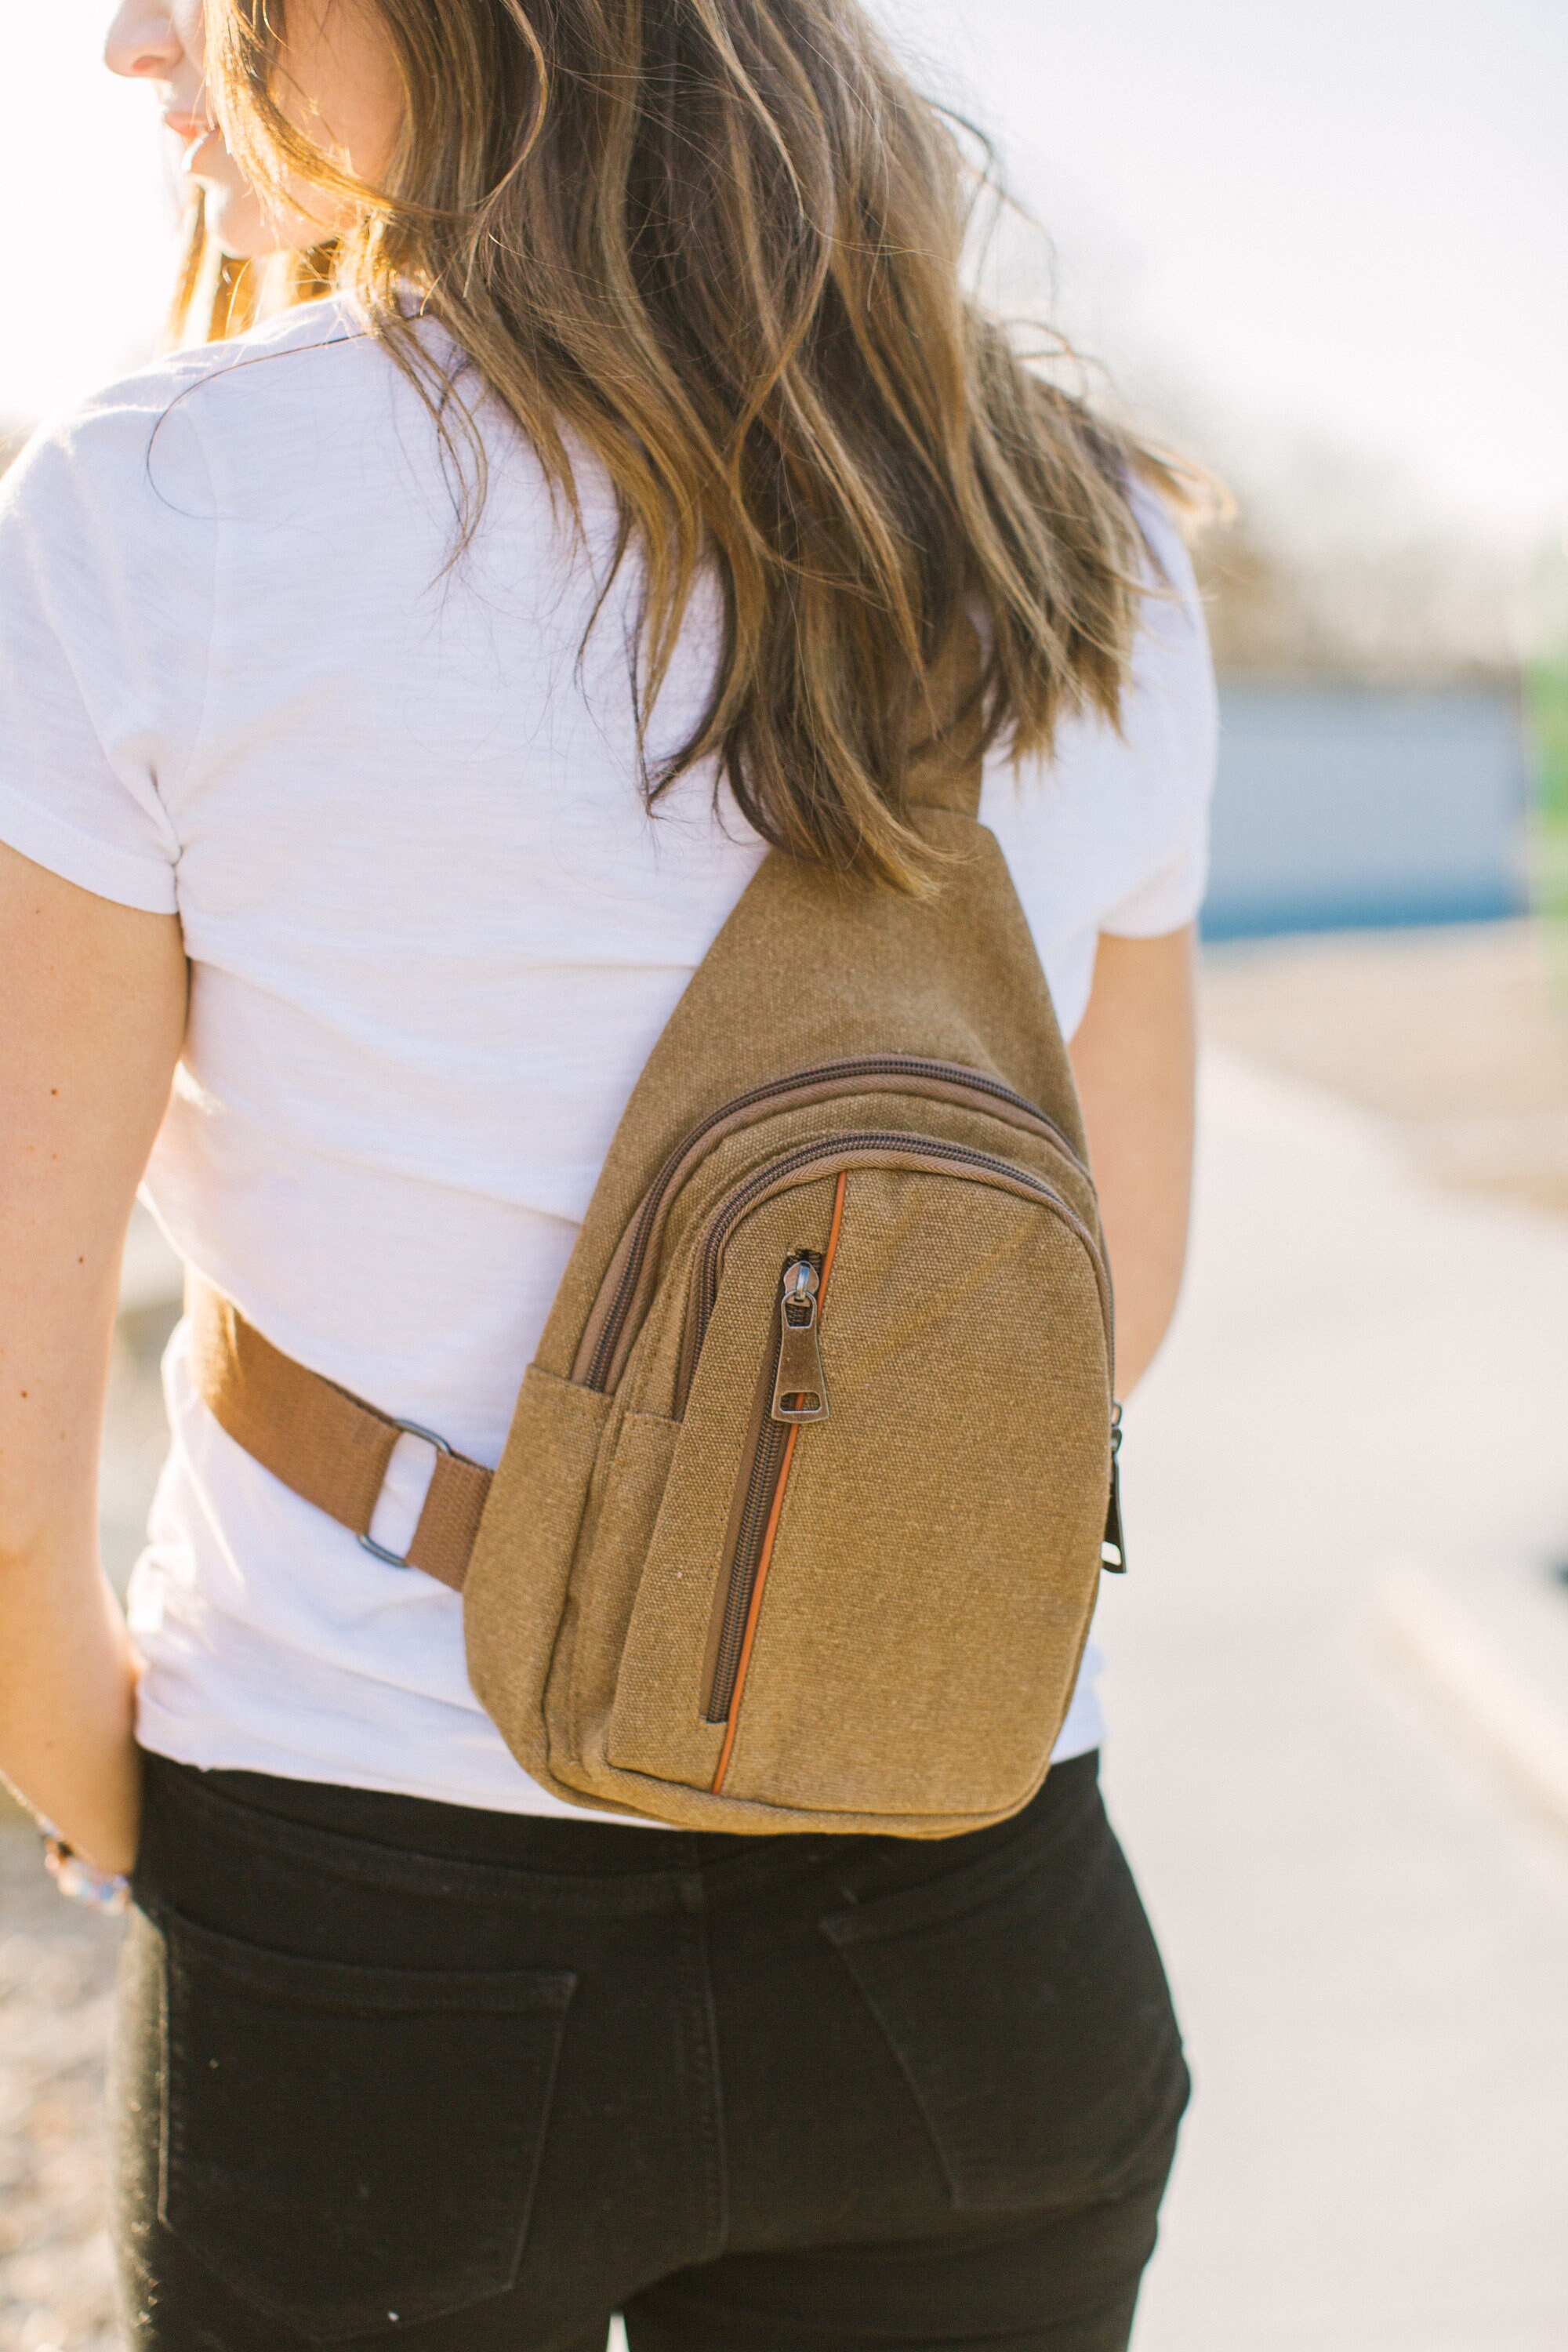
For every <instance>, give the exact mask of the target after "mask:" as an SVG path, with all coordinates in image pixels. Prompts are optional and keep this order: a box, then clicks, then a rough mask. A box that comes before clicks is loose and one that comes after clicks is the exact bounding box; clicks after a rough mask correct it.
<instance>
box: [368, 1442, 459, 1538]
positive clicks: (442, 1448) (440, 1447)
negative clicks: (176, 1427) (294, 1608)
mask: <svg viewBox="0 0 1568 2352" xmlns="http://www.w3.org/2000/svg"><path fill="white" fill-rule="evenodd" d="M392 1425H393V1427H394V1429H396V1430H400V1431H401V1432H402V1433H403V1435H404V1436H405V1437H422V1438H423V1439H424V1441H425V1443H426V1445H433V1446H434V1447H435V1448H436V1451H437V1454H450V1453H451V1451H452V1449H451V1447H450V1446H449V1445H448V1444H447V1441H446V1439H445V1438H444V1437H437V1434H436V1433H435V1431H434V1430H433V1429H423V1428H421V1426H420V1424H419V1423H418V1422H416V1421H395V1422H394V1423H393V1424H392ZM387 1462H388V1467H389V1468H390V1466H391V1456H390V1455H389V1456H388V1457H387ZM382 1483H383V1486H384V1485H385V1480H384V1479H383V1482H382ZM378 1499H379V1497H378ZM417 1532H418V1530H417V1528H416V1533H417ZM359 1541H360V1543H361V1545H362V1546H363V1549H365V1550H366V1551H368V1552H369V1553H370V1555H371V1557H372V1559H379V1560H383V1561H384V1562H385V1564H386V1566H387V1567H388V1568H412V1567H413V1565H414V1563H413V1561H412V1560H411V1559H408V1558H407V1557H406V1555H405V1554H403V1553H399V1552H395V1551H388V1550H387V1549H386V1546H385V1545H384V1544H378V1543H377V1542H376V1540H375V1538H374V1536H368V1535H367V1536H361V1537H360V1538H359Z"/></svg>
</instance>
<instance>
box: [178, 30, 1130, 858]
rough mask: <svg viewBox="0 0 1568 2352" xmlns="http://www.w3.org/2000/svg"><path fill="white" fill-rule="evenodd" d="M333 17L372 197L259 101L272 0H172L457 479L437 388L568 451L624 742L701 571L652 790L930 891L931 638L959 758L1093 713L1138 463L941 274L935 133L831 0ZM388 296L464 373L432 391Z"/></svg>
mask: <svg viewBox="0 0 1568 2352" xmlns="http://www.w3.org/2000/svg"><path fill="white" fill-rule="evenodd" d="M354 5H358V6H362V7H364V8H368V9H370V10H372V11H373V12H374V16H376V17H378V18H379V19H380V21H381V24H382V26H384V32H385V36H386V37H387V40H388V42H389V44H390V46H391V49H392V52H393V54H394V56H395V59H396V62H397V68H398V70H399V72H400V74H401V78H402V82H403V89H404V93H405V105H404V113H403V124H402V131H401V136H400V139H399V142H398V145H397V150H396V152H395V157H394V160H393V163H392V165H391V167H390V169H389V171H388V173H387V175H386V184H385V186H384V187H381V188H376V189H372V188H368V187H365V186H363V185H362V184H359V183H357V182H354V181H353V180H350V179H348V178H346V177H345V175H344V173H343V170H342V165H341V163H335V162H334V161H333V160H332V159H331V157H330V156H328V155H327V154H325V153H324V152H322V151H321V150H320V149H319V148H317V147H315V146H313V145H312V144H311V142H310V140H309V139H308V138H306V137H305V136H304V135H303V134H302V133H301V132H300V130H299V129H297V128H296V127H295V125H294V124H293V123H292V122H291V121H289V117H288V115H287V113H286V112H285V110H284V107H285V103H286V100H285V97H284V94H283V93H282V92H281V90H280V88H279V68H280V55H279V52H280V47H281V44H282V42H283V40H284V38H285V36H286V19H287V6H288V0H207V18H208V50H209V74H210V78H211V81H212V85H213V88H214V91H215V94H216V103H217V106H218V110H219V112H220V115H221V117H222V119H223V121H224V122H225V125H226V131H227V133H228V136H229V138H230V143H231V144H232V145H233V146H234V147H235V148H236V150H237V152H238V153H239V154H240V156H241V159H242V161H243V162H244V163H246V165H247V168H249V169H250V170H251V171H252V172H253V173H255V175H256V176H257V177H258V181H260V182H261V183H262V184H266V185H269V186H270V187H272V188H273V189H275V190H279V191H280V190H281V187H282V185H283V182H284V179H285V176H286V175H292V176H293V178H294V180H295V184H296V190H297V188H298V184H299V182H300V180H303V181H305V182H307V183H309V184H313V185H314V186H316V187H318V188H320V189H322V190H324V191H326V192H327V193H328V194H329V195H330V196H331V200H332V202H333V203H334V204H335V205H338V206H340V207H341V206H343V205H346V206H347V208H348V209H347V215H345V216H346V217H348V218H349V222H350V225H349V226H346V227H345V228H344V229H343V231H342V235H341V236H339V238H338V240H337V242H336V248H335V253H334V255H333V256H332V257H331V267H332V269H333V272H334V275H335V278H336V282H337V283H338V284H339V285H340V286H341V287H342V288H343V289H345V290H346V291H347V292H348V293H349V294H350V295H351V296H352V297H353V299H354V301H355V303H356V305H357V308H358V310H359V311H360V313H361V315H362V316H363V319H364V320H365V322H366V324H367V325H368V328H369V330H370V331H371V332H372V333H374V335H375V336H376V337H377V338H378V339H379V340H380V341H382V342H383V343H384V345H385V346H386V348H387V350H388V351H389V352H390V353H391V355H392V356H393V357H394V359H395V360H396V362H398V364H399V365H400V366H401V367H402V368H403V369H404V370H405V373H408V374H409V375H410V376H411V377H412V378H413V379H414V380H415V382H416V383H418V384H419V385H420V386H421V388H422V390H423V391H424V393H425V395H426V398H427V400H428V401H429V402H430V404H431V405H432V408H433V410H434V411H435V413H436V415H437V419H438V421H439V423H440V425H441V429H442V431H443V434H444V435H445V436H447V444H448V447H449V448H450V449H453V450H456V449H458V447H459V446H460V447H461V450H462V454H463V457H464V460H465V463H466V465H467V466H468V480H469V484H470V488H472V489H473V490H474V491H476V492H477V493H478V494H479V496H481V497H482V492H483V479H484V449H483V445H482V443H481V441H480V440H479V435H478V431H477V427H476V425H475V422H474V406H475V403H474V398H473V392H472V391H471V390H470V389H468V385H467V384H466V383H465V381H464V378H465V376H467V375H468V371H470V370H471V371H472V372H473V374H472V376H471V377H469V378H468V383H470V384H472V385H473V388H474V389H475V390H477V387H478V385H479V384H482V385H483V387H484V388H485V390H486V391H487V392H488V393H489V394H491V395H493V397H494V398H495V399H496V400H498V401H499V402H500V404H501V405H502V407H503V408H504V409H505V410H506V411H507V412H509V413H510V415H511V417H512V418H514V419H515V421H516V423H517V425H519V426H520V427H521V430H522V432H523V433H524V434H525V435H526V436H527V438H528V440H529V441H530V442H531V445H532V446H533V448H534V449H535V451H536V452H537V453H538V456H539V458H540V460H541V462H542V466H543V467H544V469H545V472H546V475H547V477H548V478H549V479H550V481H551V483H552V487H553V488H555V490H556V491H557V492H558V493H560V494H561V495H563V498H564V499H565V500H566V502H567V503H568V505H570V506H572V507H573V509H574V510H575V498H574V481H573V469H572V465H571V461H570V457H569V454H568V453H569V449H570V447H571V446H572V445H573V443H574V442H576V443H578V444H580V445H582V446H585V447H586V448H587V449H588V450H589V451H591V452H592V453H593V455H594V456H595V457H597V458H598V459H599V460H600V462H601V463H602V464H603V466H604V467H605V469H606V471H607V473H608V476H609V478H610V480H611V482H612V484H613V486H614V488H615V493H616V500H617V505H618V511H619V516H620V553H621V554H622V555H623V556H624V555H625V554H626V552H627V551H631V550H634V549H635V550H636V551H637V553H638V555H639V556H640V559H641V563H642V576H643V583H644V585H643V589H642V602H641V633H640V638H639V650H638V656H637V671H638V688H639V709H640V710H641V712H642V714H643V723H644V726H645V728H646V725H647V713H648V712H649V711H650V710H651V709H652V707H653V705H654V703H655V701H656V700H657V698H658V691H659V688H660V686H661V684H662V682H663V680H664V678H665V676H666V674H667V671H668V666H669V663H670V659H671V656H672V654H673V651H674V648H675V646H676V642H677V638H678V635H679V629H680V625H681V620H682V616H683V614H684V613H685V610H686V607H687V604H688V600H689V596H690V595H691V593H692V591H693V589H694V587H695V586H696V585H697V583H698V582H699V580H700V578H701V577H703V576H704V575H705V574H708V573H711V575H712V576H714V577H715V578H716V579H717V581H718V583H719V585H720V589H721V598H722V610H723V633H722V643H721V653H720V657H719V661H718V666H717V670H716V674H715V678H714V683H713V688H712V692H711V696H710V699H709V702H708V704H707V707H706V709H705V710H704V711H703V713H702V715H701V717H700V720H699V721H698V723H697V724H696V726H695V727H694V728H693V730H692V731H691V733H690V735H689V738H688V740H686V741H685V743H684V744H683V745H682V746H681V747H680V748H679V750H678V751H676V752H675V753H674V755H673V756H672V757H668V758H665V759H663V760H662V761H658V762H657V763H655V764H653V765H652V766H649V765H648V764H647V762H646V761H645V788H646V790H647V795H648V798H649V800H650V803H656V802H657V801H658V797H659V795H660V793H662V792H663V791H665V790H666V789H667V788H668V785H669V784H670V783H671V782H673V781H674V780H675V779H676V778H677V777H678V776H679V775H681V774H683V773H685V772H687V771H688V770H689V769H690V768H692V767H693V766H694V765H696V764H697V763H698V762H700V761H708V760H714V761H716V762H717V765H718V770H719V772H720V773H721V775H722V776H723V777H724V778H725V779H727V781H728V782H729V784H730V786H731V790H732V792H733V793H734V796H735V799H736V801H737V803H739V805H740V807H741V809H742V811H743V812H744V814H745V815H746V816H747V818H748V819H749V820H750V822H751V823H752V824H753V825H754V826H755V828H756V829H757V831H758V832H759V833H760V834H762V835H763V837H764V838H765V839H766V840H768V841H770V842H772V843H774V844H775V845H780V846H782V847H783V848H784V849H786V850H788V851H790V852H792V853H794V854H795V855H797V856H805V857H810V858H814V859H817V860H821V861H823V862H825V863H826V864H828V865H830V866H834V867H836V868H837V869H839V870H841V871H845V872H852V873H858V874H861V875H865V876H867V877H871V878H873V879H875V880H877V881H879V882H882V883H884V884H889V885H891V886H893V887H898V888H903V889H917V890H918V889H922V888H924V887H929V884H930V882H931V878H932V870H933V857H932V853H931V851H930V850H929V849H928V848H927V846H926V845H925V843H924V842H923V841H922V840H921V835H920V834H919V833H918V832H917V831H916V830H915V828H914V827H913V826H912V824H910V817H909V809H908V804H907V798H906V793H907V783H908V776H909V769H910V749H911V745H912V744H914V743H916V742H918V741H919V740H921V737H922V735H929V733H930V732H931V727H932V725H933V724H934V723H935V722H936V720H937V719H938V718H939V716H940V714H939V712H938V710H937V706H936V699H935V680H936V678H937V677H938V674H939V671H940V670H941V669H942V664H943V661H944V656H946V655H948V654H949V653H950V652H951V649H952V643H953V640H954V637H955V635H956V634H957V633H958V632H959V631H960V630H961V628H962V627H963V625H964V623H965V621H966V620H973V621H974V622H976V623H977V624H978V625H979V633H980V637H981V641H982V643H983V646H984V667H983V675H982V677H981V682H980V685H979V688H978V689H977V699H976V701H975V703H974V705H973V712H972V718H976V719H978V721H979V724H980V726H981V727H982V729H983V731H984V737H985V740H987V742H990V741H993V740H996V739H998V738H1004V739H1006V740H1009V741H1010V742H1011V745H1012V746H1013V748H1014V749H1015V751H1016V752H1017V753H1018V754H1020V755H1026V754H1029V753H1031V752H1037V751H1042V750H1044V749H1047V748H1048V746H1049V744H1050V742H1051V740H1052V737H1053V733H1054V730H1055V729H1056V726H1057V724H1058V720H1059V719H1060V717H1061V716H1062V714H1063V712H1064V711H1065V710H1068V709H1092V710H1098V711H1100V712H1102V713H1105V714H1106V715H1108V716H1109V717H1110V718H1112V719H1114V717H1115V716H1116V714H1117V710H1118V707H1119V698H1120V694H1121V687H1122V684H1123V681H1124V679H1125V677H1126V674H1127V667H1128V660H1129V656H1130V650H1131V641H1132V637H1133V633H1134V628H1135V625H1136V619H1137V612H1138V605H1139V601H1140V594H1141V584H1140V583H1141V575H1142V572H1143V567H1144V563H1145V557H1144V551H1143V548H1142V541H1141V538H1140V534H1139V530H1138V527H1137V523H1136V520H1135V518H1134V515H1133V512H1132V509H1131V505H1130V502H1129V480H1130V476H1131V473H1133V472H1135V471H1142V472H1145V473H1149V472H1153V473H1155V474H1158V473H1159V471H1160V468H1159V467H1158V465H1157V463H1156V461H1154V460H1152V458H1150V457H1148V456H1147V453H1145V452H1143V451H1142V450H1141V449H1139V448H1137V447H1136V446H1133V445H1131V443H1130V442H1129V441H1128V440H1127V438H1126V437H1125V436H1121V435H1120V434H1118V433H1117V432H1116V431H1114V430H1113V429H1112V428H1111V427H1110V426H1109V425H1107V424H1106V423H1104V422H1103V421H1101V420H1100V419H1099V418H1097V417H1096V416H1095V415H1093V414H1091V413H1090V411H1089V408H1088V407H1087V406H1086V405H1085V404H1083V403H1082V402H1081V401H1080V400H1079V399H1077V398H1075V397H1073V396H1070V395H1069V394H1068V393H1067V392H1066V391H1064V390H1063V389H1061V388H1060V386H1059V385H1058V384H1057V383H1054V382H1052V381H1051V380H1049V379H1048V378H1047V376H1046V375H1044V374H1042V373H1038V372H1037V371H1036V370H1034V369H1032V368H1031V367H1030V366H1028V365H1026V363H1025V362H1023V361H1022V360H1021V359H1020V358H1019V356H1018V355H1017V354H1016V351H1015V349H1014V347H1013V344H1012V342H1011V341H1010V339H1009V336H1008V334H1007V332H1006V331H1005V328H1004V326H1003V325H1002V324H1001V323H1000V322H999V321H998V320H996V319H995V318H994V317H992V316H991V315H989V314H988V313H987V311H986V310H984V308H983V307H982V305H981V304H980V303H979V302H978V301H977V300H976V299H974V298H973V296H972V295H971V294H970V293H969V292H968V291H967V290H966V288H965V280H964V275H963V258H964V247H965V238H966V235H967V232H968V227H969V222H970V217H971V211H972V205H973V199H974V195H975V193H976V174H975V172H974V169H973V165H972V163H970V162H969V161H968V159H967V157H966V154H965V151H964V148H963V143H962V142H961V140H960V138H959V136H958V135H957V133H956V131H955V130H954V128H953V127H952V123H951V122H950V121H949V120H948V118H947V117H946V116H945V115H943V114H942V112H941V111H939V110H937V109H936V108H935V107H933V106H932V105H931V104H930V103H928V102H927V101H926V100H923V99H922V98H921V97H920V96H919V94H918V93H917V92H916V90H915V89H913V88H912V86H911V85H910V82H909V80H908V79H906V77H905V75H904V74H903V73H902V71H901V70H900V68H899V67H898V65H897V64H896V63H895V61H894V60H893V58H891V57H890V55H889V52H888V50H887V49H886V47H884V45H883V43H882V41H881V40H880V38H879V36H878V34H877V33H876V31H875V29H874V27H873V26H872V24H871V22H870V19H869V17H868V15H867V14H866V11H865V9H864V8H863V7H862V5H860V0H354ZM295 200H296V202H298V201H299V198H298V194H296V199H295ZM321 267H322V262H321V257H320V256H317V257H311V258H310V261H309V262H308V263H307V264H305V265H304V266H303V267H302V268H301V270H300V272H299V273H298V275H299V276H300V281H301V285H300V290H308V289H309V282H310V278H311V276H312V275H313V274H315V273H318V272H319V271H320V269H321ZM194 289H195V279H194V278H193V280H192V289H191V290H192V291H193V292H194ZM218 290H219V292H220V294H222V292H223V290H224V289H223V287H222V285H221V284H220V287H219V289H218ZM233 291H234V289H233V288H232V286H231V287H230V289H229V294H228V306H227V310H226V320H227V322H228V323H230V324H232V322H233V320H234V318H235V316H236V312H235V306H234V299H233ZM187 299H189V297H188V298H187ZM247 301H248V297H247ZM420 313H423V314H424V315H425V316H426V317H428V318H431V319H434V320H437V321H439V322H440V324H441V325H442V326H443V327H444V328H446V329H447V331H448V333H449V335H450V337H451V339H452V341H454V342H455V343H456V345H457V346H458V350H459V351H460V352H462V353H463V354H465V355H466V366H465V367H464V368H460V369H459V370H458V376H457V380H456V381H453V380H451V379H450V378H439V377H437V376H434V375H433V373H432V371H433V365H434V363H433V362H432V360H431V357H430V353H431V350H432V345H431V342H430V339H429V338H428V337H427V336H422V334H421V331H420V324H419V314H420ZM472 510H473V508H472V506H471V507H470V512H471V511H472Z"/></svg>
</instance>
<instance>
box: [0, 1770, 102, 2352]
mask: <svg viewBox="0 0 1568 2352" xmlns="http://www.w3.org/2000/svg"><path fill="white" fill-rule="evenodd" d="M119 1948H120V1928H119V1926H118V1923H117V1922H115V1921H114V1920H111V1919H103V1918H100V1917H99V1916H97V1915H96V1914H94V1913H93V1912H90V1911H88V1910H85V1909H84V1908H83V1907H82V1906H80V1905H79V1904H75V1903H65V1902H62V1901H61V1899H60V1897H59V1896H58V1895H57V1894H56V1893H55V1890H54V1886H53V1885H52V1883H51V1882H50V1881H49V1879H48V1878H47V1877H46V1876H45V1874H44V1872H43V1870H42V1868H41V1867H40V1865H39V1861H38V1846H37V1839H36V1838H35V1837H34V1836H33V1834H32V1832H31V1831H30V1830H29V1829H28V1828H27V1827H26V1825H25V1824H24V1823H23V1822H22V1821H21V1820H20V1818H19V1816H16V1815H10V1816H7V1817H6V1818H5V1820H4V1821H0V2352H49V2347H54V2352H119V2347H120V2344H121V2336H120V2331H119V2327H118V2326H117V2324H116V2320H115V2315H114V2287H113V2280H112V2275H111V2270H110V2255H109V2242H108V2239H107V2237H106V2236H105V2233H104V2228H103V2208H104V2178H103V2172H104V2168H103V2149H102V2141H103V2132H102V2108H103V2052H104V2045H105V2042H106V2041H107V2039H108V2033H109V2018H110V2001H111V1999H112V1988H113V1982H114V1966H115V1955H116V1953H117V1952H118V1950H119Z"/></svg>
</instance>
